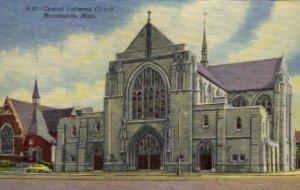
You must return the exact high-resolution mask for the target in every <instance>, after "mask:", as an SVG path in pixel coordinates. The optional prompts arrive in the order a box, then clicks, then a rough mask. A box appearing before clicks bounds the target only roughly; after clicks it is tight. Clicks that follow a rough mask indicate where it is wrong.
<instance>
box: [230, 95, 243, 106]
mask: <svg viewBox="0 0 300 190" xmlns="http://www.w3.org/2000/svg"><path fill="white" fill-rule="evenodd" d="M232 106H233V107H245V106H246V100H245V99H244V98H243V97H242V96H238V97H236V98H234V99H233V100H232Z"/></svg>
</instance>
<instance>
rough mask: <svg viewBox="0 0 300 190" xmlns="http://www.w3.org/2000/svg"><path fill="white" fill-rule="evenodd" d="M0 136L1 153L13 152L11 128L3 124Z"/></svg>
mask: <svg viewBox="0 0 300 190" xmlns="http://www.w3.org/2000/svg"><path fill="white" fill-rule="evenodd" d="M0 138H1V154H12V153H13V129H12V128H11V127H9V126H7V125H6V126H4V127H3V128H2V130H1V134H0Z"/></svg>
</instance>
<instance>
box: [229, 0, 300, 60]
mask: <svg viewBox="0 0 300 190" xmlns="http://www.w3.org/2000/svg"><path fill="white" fill-rule="evenodd" d="M299 13H300V2H299V1H298V2H297V1H279V2H275V4H274V7H273V9H272V13H271V16H270V19H269V20H267V21H266V22H265V23H264V24H262V25H261V26H260V27H259V28H258V29H257V30H256V32H255V37H254V39H253V40H252V42H251V43H250V44H249V45H247V46H246V47H245V48H244V49H242V50H240V51H239V52H238V53H236V54H234V55H232V56H231V57H230V59H231V61H243V60H249V59H259V58H270V57H279V56H281V55H285V56H288V57H291V56H295V55H296V54H297V53H299V44H300V32H299V31H300V24H299V22H300V19H299Z"/></svg>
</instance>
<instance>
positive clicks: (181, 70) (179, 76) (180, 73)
mask: <svg viewBox="0 0 300 190" xmlns="http://www.w3.org/2000/svg"><path fill="white" fill-rule="evenodd" d="M183 61H184V60H183V54H182V53H180V54H179V55H178V64H177V66H176V70H177V88H178V90H182V89H183V73H184V63H183Z"/></svg>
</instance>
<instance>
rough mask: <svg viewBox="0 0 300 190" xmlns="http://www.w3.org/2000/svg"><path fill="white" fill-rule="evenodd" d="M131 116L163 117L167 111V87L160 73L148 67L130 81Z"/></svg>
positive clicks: (138, 117) (135, 117)
mask: <svg viewBox="0 0 300 190" xmlns="http://www.w3.org/2000/svg"><path fill="white" fill-rule="evenodd" d="M132 85H133V86H132V88H131V90H132V92H131V96H132V98H131V100H132V118H133V119H151V118H165V117H166V112H167V105H166V104H167V87H166V84H165V83H164V81H163V79H162V77H161V75H160V74H159V73H158V72H157V71H156V70H154V69H152V68H150V67H148V68H146V69H144V70H142V71H141V72H140V73H139V74H138V75H137V76H136V78H135V79H134V81H133V83H132Z"/></svg>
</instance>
